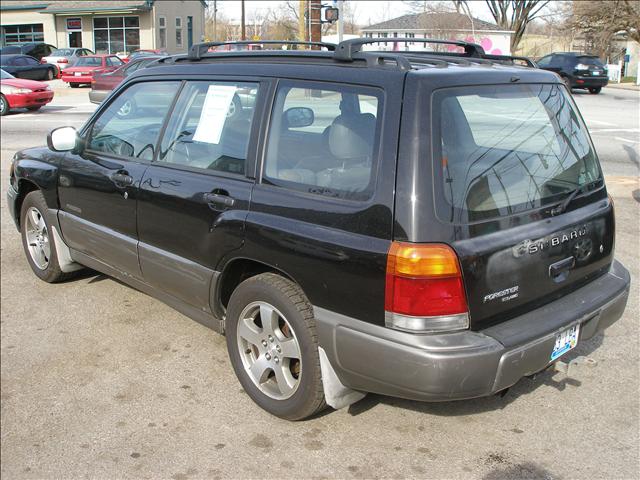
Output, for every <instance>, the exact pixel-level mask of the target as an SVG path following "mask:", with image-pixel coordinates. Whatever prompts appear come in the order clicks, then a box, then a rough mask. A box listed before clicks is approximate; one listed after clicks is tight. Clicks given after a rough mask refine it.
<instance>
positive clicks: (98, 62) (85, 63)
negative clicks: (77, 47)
mask: <svg viewBox="0 0 640 480" xmlns="http://www.w3.org/2000/svg"><path fill="white" fill-rule="evenodd" d="M75 66H76V67H100V66H102V58H100V57H80V58H79V59H78V61H77V62H76V65H75Z"/></svg>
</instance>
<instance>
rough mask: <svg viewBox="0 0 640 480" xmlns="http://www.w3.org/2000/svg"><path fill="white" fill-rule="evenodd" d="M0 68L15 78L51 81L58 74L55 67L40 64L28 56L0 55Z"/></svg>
mask: <svg viewBox="0 0 640 480" xmlns="http://www.w3.org/2000/svg"><path fill="white" fill-rule="evenodd" d="M0 68H2V70H4V71H5V72H7V73H10V74H11V75H13V76H14V77H16V78H28V79H30V80H53V79H54V78H55V77H56V75H57V74H58V69H57V67H56V66H55V65H50V64H48V63H40V62H38V60H36V59H35V58H33V57H30V56H29V55H0Z"/></svg>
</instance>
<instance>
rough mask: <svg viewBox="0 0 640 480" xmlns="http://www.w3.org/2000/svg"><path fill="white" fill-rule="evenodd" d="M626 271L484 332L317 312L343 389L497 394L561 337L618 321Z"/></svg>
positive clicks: (442, 396) (542, 363)
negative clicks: (407, 328) (425, 328)
mask: <svg viewBox="0 0 640 480" xmlns="http://www.w3.org/2000/svg"><path fill="white" fill-rule="evenodd" d="M629 284H630V277H629V272H628V271H627V270H626V268H625V267H624V266H623V265H622V264H621V263H619V262H617V261H614V263H613V265H612V267H611V269H610V271H609V272H608V273H607V274H606V275H603V276H602V277H600V278H598V279H596V280H594V281H593V282H591V283H589V284H588V285H585V286H584V287H582V288H580V289H579V290H576V291H575V292H572V293H571V294H569V295H566V296H565V297H563V298H561V299H559V300H557V301H555V302H552V303H550V304H548V305H545V306H543V307H541V308H538V309H536V310H532V311H530V312H528V313H526V314H524V315H522V316H520V317H516V318H514V319H512V320H509V321H507V322H504V323H502V324H500V325H496V326H493V327H490V328H488V329H485V330H483V331H479V332H473V331H465V332H457V333H449V334H440V335H415V334H410V333H404V332H400V331H395V330H391V329H388V328H385V327H381V326H377V325H371V324H367V323H364V322H361V321H358V320H356V319H353V318H349V317H345V316H342V315H340V314H336V313H333V312H329V311H327V310H324V309H322V308H317V307H315V308H314V311H315V316H316V322H317V329H318V336H319V340H320V346H321V347H322V348H323V349H324V350H325V352H326V354H327V357H328V359H329V361H330V362H331V364H332V366H333V368H334V370H335V372H336V374H337V376H338V378H339V379H340V381H341V382H342V383H343V385H344V386H346V387H349V388H351V389H354V390H360V391H364V392H374V393H380V394H383V395H390V396H395V397H402V398H408V399H413V400H423V401H446V400H456V399H465V398H474V397H481V396H486V395H491V394H493V393H497V392H499V391H501V390H504V389H505V388H508V387H510V386H512V385H513V384H515V383H516V382H517V381H518V380H520V379H521V378H522V377H524V376H526V375H531V374H533V373H536V372H539V371H540V370H543V369H544V368H546V367H547V366H548V365H549V364H550V363H551V362H550V361H549V359H550V356H551V351H552V350H553V347H554V344H555V336H556V334H557V333H558V332H560V331H562V330H564V329H566V328H568V327H570V326H572V325H575V324H578V323H579V324H580V325H581V328H580V339H579V341H584V340H587V339H589V338H591V337H593V336H594V335H596V334H597V333H599V332H601V331H602V330H604V329H605V328H607V327H609V326H610V325H611V324H613V323H614V322H615V321H616V320H618V319H619V318H620V317H621V316H622V314H623V312H624V309H625V306H626V304H627V297H628V295H629Z"/></svg>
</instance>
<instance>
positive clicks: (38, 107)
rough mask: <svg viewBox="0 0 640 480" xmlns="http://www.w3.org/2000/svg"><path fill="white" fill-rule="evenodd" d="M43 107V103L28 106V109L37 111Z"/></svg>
mask: <svg viewBox="0 0 640 480" xmlns="http://www.w3.org/2000/svg"><path fill="white" fill-rule="evenodd" d="M41 108H42V105H38V106H36V107H27V110H29V111H30V112H37V111H38V110H40V109H41Z"/></svg>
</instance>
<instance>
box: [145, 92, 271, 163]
mask: <svg viewBox="0 0 640 480" xmlns="http://www.w3.org/2000/svg"><path fill="white" fill-rule="evenodd" d="M257 94H258V84H256V83H228V82H216V83H212V82H191V83H188V84H187V85H186V86H185V88H184V89H183V90H182V93H181V94H180V98H179V99H178V102H177V104H176V107H175V109H174V112H173V115H172V116H171V120H170V121H169V124H168V126H167V131H166V133H165V135H164V137H163V140H162V145H161V148H160V155H159V157H158V162H159V163H167V164H172V165H180V166H184V167H191V168H201V169H206V170H213V171H218V172H225V173H233V174H239V175H244V173H245V163H246V159H247V148H248V146H249V139H250V136H251V122H252V120H253V113H254V110H255V103H256V97H257Z"/></svg>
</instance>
